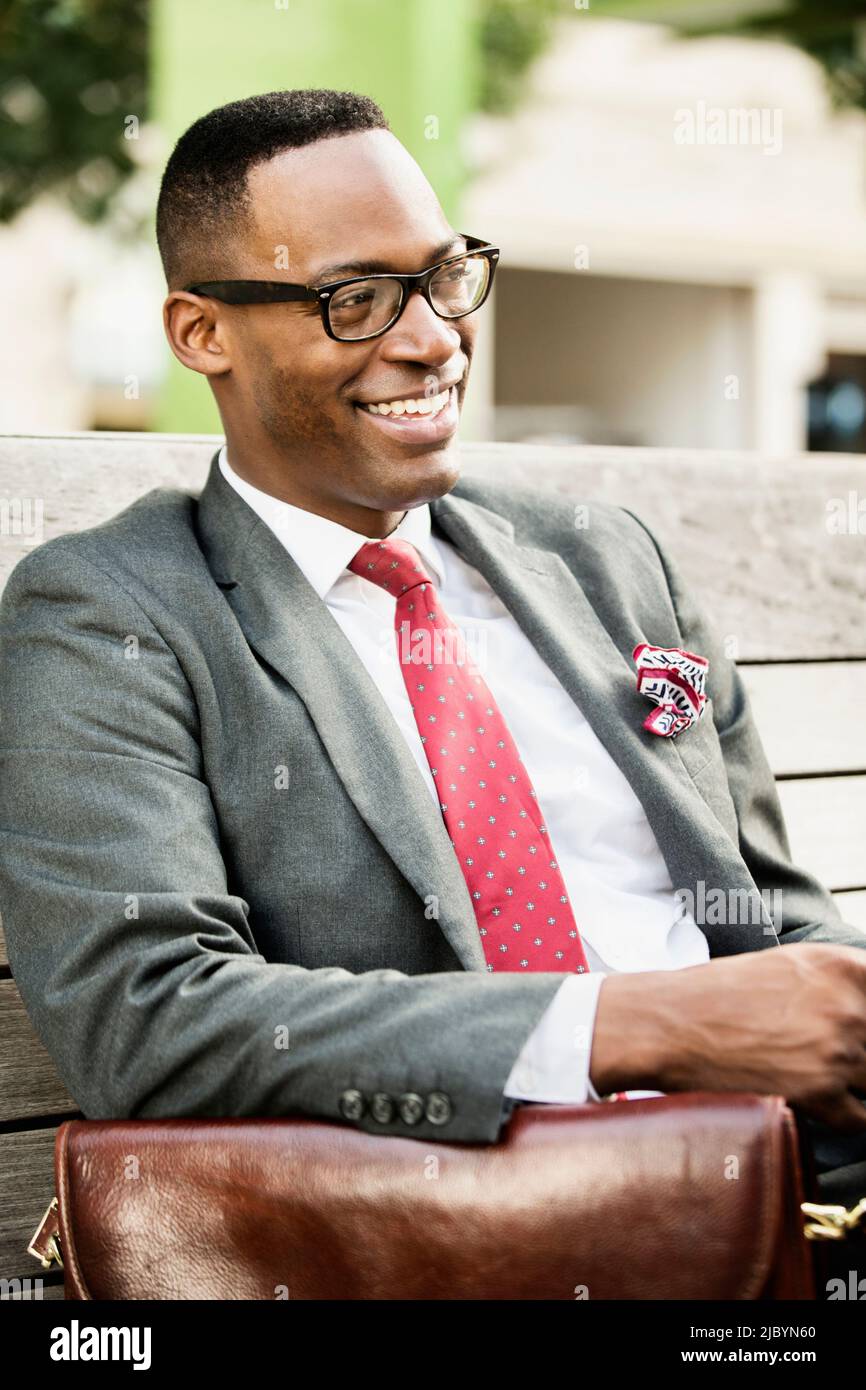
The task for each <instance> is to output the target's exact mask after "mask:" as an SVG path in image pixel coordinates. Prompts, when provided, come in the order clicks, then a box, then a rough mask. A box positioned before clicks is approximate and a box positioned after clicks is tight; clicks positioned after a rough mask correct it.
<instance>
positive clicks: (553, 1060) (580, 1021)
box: [504, 971, 606, 1105]
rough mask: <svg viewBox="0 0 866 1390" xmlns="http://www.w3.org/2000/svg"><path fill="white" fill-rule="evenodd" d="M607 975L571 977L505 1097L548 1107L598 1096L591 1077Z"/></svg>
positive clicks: (528, 1045)
mask: <svg viewBox="0 0 866 1390" xmlns="http://www.w3.org/2000/svg"><path fill="white" fill-rule="evenodd" d="M605 979H606V975H605V973H604V972H603V971H591V972H589V973H588V974H585V975H567V976H566V977H565V979H564V980H563V982H562V984H561V985H560V987H559V989H558V990H557V991H556V994H555V995H554V996H553V999H552V1000H551V1002H550V1003H549V1004H548V1006H547V1008H546V1009H545V1011H544V1013H543V1014H542V1015H541V1018H540V1019H539V1021H538V1023H537V1024H536V1025H535V1027H534V1028H533V1030H532V1032H531V1033H530V1034H529V1037H528V1038H527V1039H526V1042H525V1043H524V1044H523V1047H522V1048H521V1050H520V1053H519V1054H518V1057H517V1060H516V1061H515V1063H514V1066H513V1067H512V1068H511V1072H510V1074H509V1077H508V1080H507V1081H506V1083H505V1090H504V1095H505V1096H506V1097H511V1098H513V1099H514V1100H532V1101H541V1102H546V1103H547V1104H550V1105H580V1104H583V1103H584V1102H585V1101H587V1100H598V1099H599V1096H598V1093H597V1092H596V1090H595V1087H594V1086H593V1085H592V1082H591V1081H590V1079H589V1062H590V1054H591V1052H592V1034H593V1029H594V1027H595V1012H596V1008H597V1006H598V992H599V990H600V988H601V985H602V982H603V981H604V980H605Z"/></svg>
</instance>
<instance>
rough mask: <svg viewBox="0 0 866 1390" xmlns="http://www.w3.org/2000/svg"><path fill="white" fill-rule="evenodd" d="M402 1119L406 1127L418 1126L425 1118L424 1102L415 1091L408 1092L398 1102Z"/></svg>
mask: <svg viewBox="0 0 866 1390" xmlns="http://www.w3.org/2000/svg"><path fill="white" fill-rule="evenodd" d="M397 1109H398V1110H399V1112H400V1119H401V1120H402V1121H403V1123H404V1124H406V1125H417V1123H418V1121H419V1120H420V1119H423V1116H424V1101H423V1100H422V1098H421V1096H419V1095H417V1094H416V1092H415V1091H407V1092H406V1093H405V1095H402V1096H401V1097H400V1099H399V1101H398V1102H397Z"/></svg>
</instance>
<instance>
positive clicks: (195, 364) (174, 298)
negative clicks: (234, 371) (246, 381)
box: [162, 290, 231, 376]
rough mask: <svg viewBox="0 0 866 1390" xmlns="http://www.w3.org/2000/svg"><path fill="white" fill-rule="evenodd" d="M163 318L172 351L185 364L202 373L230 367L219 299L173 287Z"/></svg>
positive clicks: (220, 371)
mask: <svg viewBox="0 0 866 1390" xmlns="http://www.w3.org/2000/svg"><path fill="white" fill-rule="evenodd" d="M162 322H163V327H164V328H165V336H166V337H167V338H168V342H169V346H170V348H171V350H172V352H173V353H174V355H175V357H176V358H177V359H178V361H179V362H182V363H183V365H184V366H185V367H189V368H190V369H191V371H194V372H201V373H202V375H203V376H222V375H223V374H224V373H225V372H228V371H230V370H231V362H230V360H229V354H228V349H227V345H226V342H225V333H224V329H223V321H222V319H221V317H220V314H219V305H218V304H217V303H216V301H214V300H212V299H206V298H200V297H199V296H198V295H195V294H187V293H186V291H185V290H172V291H171V292H170V293H169V295H168V296H167V298H166V301H165V303H164V304H163V306H162Z"/></svg>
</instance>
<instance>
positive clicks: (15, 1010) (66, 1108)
mask: <svg viewBox="0 0 866 1390" xmlns="http://www.w3.org/2000/svg"><path fill="white" fill-rule="evenodd" d="M77 1113H78V1106H77V1105H76V1104H75V1102H74V1100H73V1099H72V1097H71V1096H70V1095H69V1094H68V1092H67V1091H66V1088H65V1087H64V1085H63V1083H62V1082H61V1080H60V1078H59V1076H58V1075H57V1072H56V1071H55V1069H54V1063H53V1062H52V1060H51V1058H50V1057H49V1055H48V1053H47V1052H46V1050H45V1048H44V1047H43V1046H42V1043H41V1042H40V1041H39V1039H38V1038H37V1036H36V1034H35V1033H34V1031H33V1028H32V1026H31V1024H30V1020H29V1019H28V1017H27V1014H26V1012H25V1010H24V1004H23V1002H22V1000H21V996H20V994H19V993H18V990H17V988H16V987H15V982H14V980H0V1121H9V1120H20V1119H26V1118H30V1117H35V1116H40V1115H67V1114H77Z"/></svg>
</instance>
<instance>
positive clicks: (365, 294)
mask: <svg viewBox="0 0 866 1390" xmlns="http://www.w3.org/2000/svg"><path fill="white" fill-rule="evenodd" d="M489 276H490V267H489V264H488V261H487V258H486V257H485V256H466V257H465V258H464V259H463V260H460V261H453V262H452V263H451V265H446V266H443V267H442V269H441V270H440V271H438V272H437V273H436V275H434V276H433V278H432V280H431V281H430V298H431V300H432V302H433V306H434V308H435V309H436V312H437V313H438V314H441V315H442V317H443V318H447V319H455V318H461V317H462V316H463V315H464V314H471V312H472V310H473V309H475V308H477V307H478V305H479V303H480V302H481V300H482V299H483V297H484V292H485V290H486V288H487V282H488V279H489ZM402 293H403V289H402V286H401V284H400V282H399V280H389V279H387V278H386V277H382V278H381V279H375V280H358V281H356V282H355V283H354V284H352V285H346V286H345V287H344V288H343V289H341V290H337V291H336V293H335V294H334V296H333V298H332V299H331V300H330V301H329V305H328V312H329V315H330V323H331V330H332V332H333V333H334V334H335V335H336V336H337V337H338V338H349V339H351V338H367V337H369V336H370V334H372V333H379V332H381V331H382V329H384V328H387V327H388V326H389V325H390V324H391V323H393V322H394V320H395V319H396V317H397V314H398V313H399V310H400V304H401V301H402Z"/></svg>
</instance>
